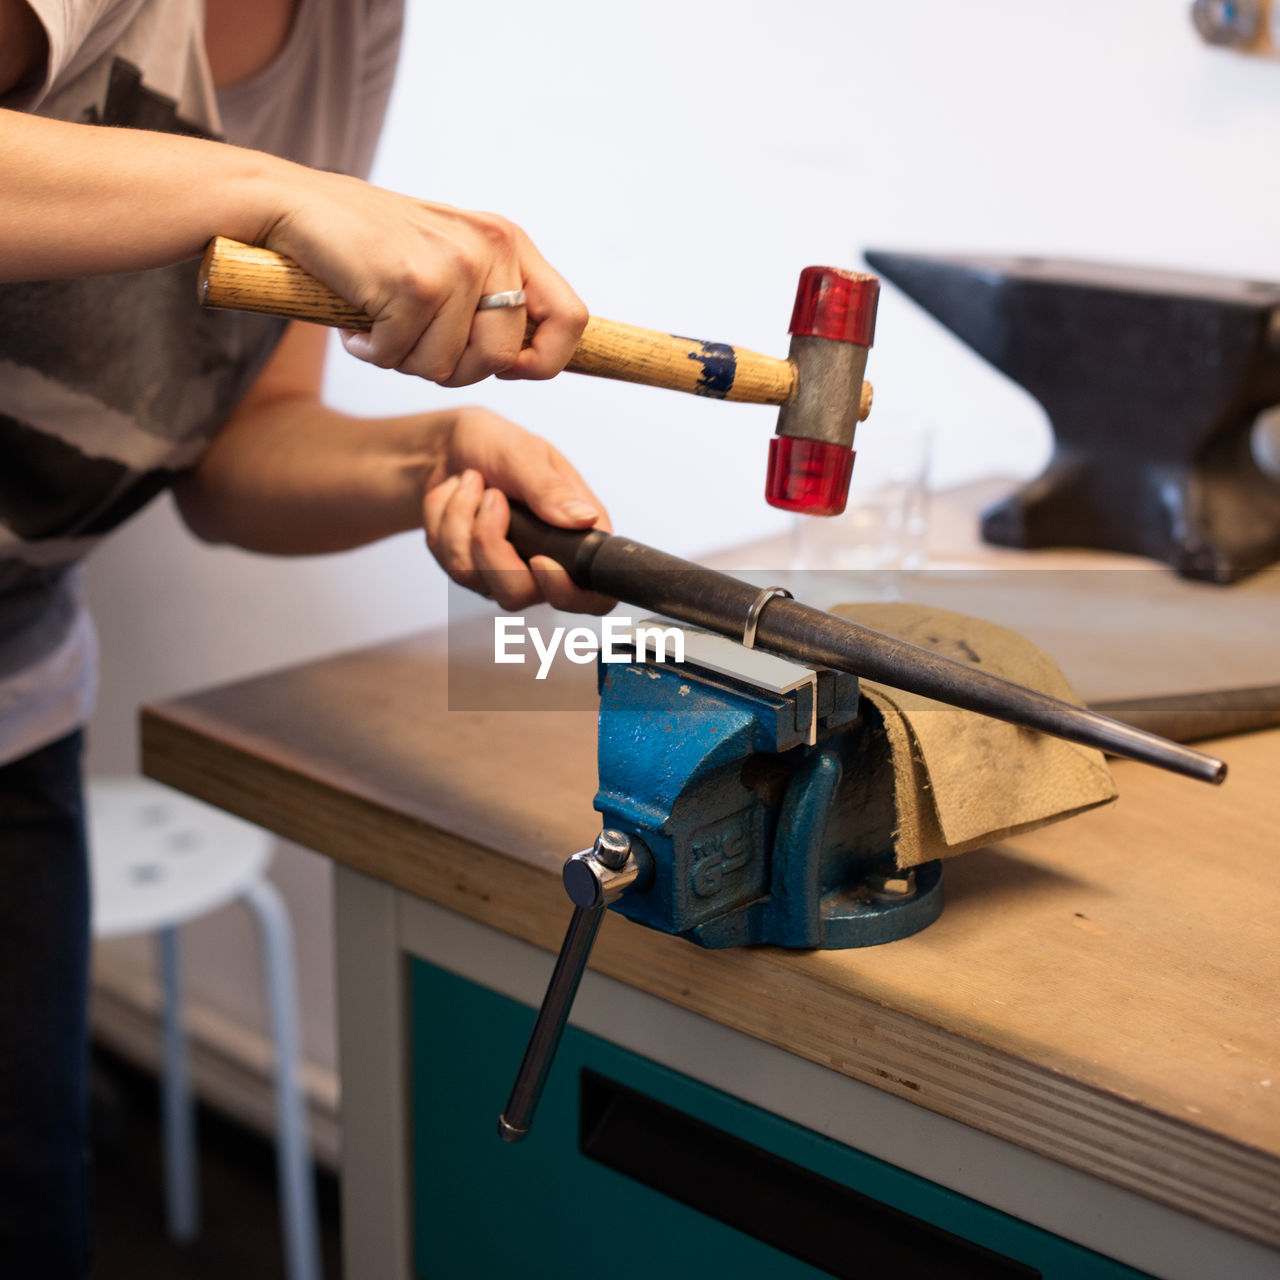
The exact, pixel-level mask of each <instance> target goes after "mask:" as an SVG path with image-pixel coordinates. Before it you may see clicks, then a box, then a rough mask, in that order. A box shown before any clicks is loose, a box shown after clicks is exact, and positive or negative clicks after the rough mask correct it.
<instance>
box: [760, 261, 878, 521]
mask: <svg viewBox="0 0 1280 1280" xmlns="http://www.w3.org/2000/svg"><path fill="white" fill-rule="evenodd" d="M879 300H880V281H879V280H878V279H877V278H876V277H875V276H872V275H866V274H865V273H863V272H858V271H841V270H839V269H838V268H836V267H806V268H805V269H804V270H803V271H802V272H801V273H800V283H799V286H798V287H797V289H796V305H795V308H794V310H793V311H792V313H791V330H790V332H791V354H790V358H791V362H792V363H793V364H794V365H795V367H796V390H795V392H794V393H793V394H792V396H791V397H790V399H788V400H787V402H786V403H785V404H784V405H783V406H782V408H781V409H780V410H779V411H778V429H777V433H776V434H775V435H774V437H773V440H772V441H770V443H769V475H768V479H767V480H766V482H765V491H764V493H765V498H766V499H767V500H768V502H769V504H770V505H771V506H774V507H781V508H782V509H783V510H785V511H799V512H802V513H803V514H805V515H811V516H838V515H839V514H840V513H841V512H842V511H843V510H844V507H845V502H846V500H847V499H848V496H849V480H850V478H851V477H852V475H853V433H854V431H855V429H856V428H857V425H858V419H859V416H860V410H861V405H862V379H863V374H864V373H865V372H866V367H867V349H868V348H869V347H870V346H871V342H872V339H873V338H874V336H875V329H876V305H877V303H878V302H879Z"/></svg>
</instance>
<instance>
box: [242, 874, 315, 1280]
mask: <svg viewBox="0 0 1280 1280" xmlns="http://www.w3.org/2000/svg"><path fill="white" fill-rule="evenodd" d="M244 898H245V901H246V902H247V903H248V904H249V906H250V907H251V908H252V910H253V913H254V915H255V916H256V917H257V920H258V928H259V931H260V934H261V937H262V956H263V968H264V970H265V973H266V981H267V998H268V1003H269V1005H270V1016H271V1030H272V1035H273V1037H274V1039H275V1048H276V1070H275V1085H276V1164H277V1168H278V1170H279V1179H280V1201H281V1207H282V1218H283V1230H284V1247H285V1267H286V1272H287V1274H288V1276H289V1280H319V1277H320V1247H319V1230H318V1227H317V1224H316V1201H315V1179H314V1177H313V1174H312V1169H311V1151H310V1147H309V1145H308V1142H307V1125H306V1116H305V1112H304V1110H303V1101H302V1092H301V1089H300V1088H299V1080H298V1075H299V1066H300V1057H301V1054H300V1052H299V1046H298V1003H297V989H296V983H295V981H294V966H293V930H292V928H291V927H290V922H289V912H288V909H287V908H286V907H285V904H284V899H283V898H282V897H281V896H280V893H279V891H278V890H277V889H276V887H275V886H274V885H273V884H271V883H270V882H269V881H267V880H261V881H259V882H258V883H257V884H256V885H254V886H253V887H252V888H251V889H248V890H246V892H245V895H244Z"/></svg>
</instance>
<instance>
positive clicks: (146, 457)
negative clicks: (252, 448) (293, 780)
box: [0, 0, 402, 763]
mask: <svg viewBox="0 0 1280 1280" xmlns="http://www.w3.org/2000/svg"><path fill="white" fill-rule="evenodd" d="M30 3H31V7H32V8H33V9H34V10H35V11H36V13H37V14H38V15H39V17H40V19H41V21H42V22H43V23H44V26H45V30H46V33H47V35H48V40H49V64H48V68H47V72H46V75H45V78H44V81H43V83H42V84H41V85H39V86H37V87H35V88H33V89H29V90H27V91H26V92H24V93H23V94H22V95H20V96H18V95H13V96H11V97H10V98H9V99H7V100H6V99H3V98H0V107H8V108H12V109H16V110H23V111H30V112H33V113H35V114H38V115H42V116H48V117H51V118H54V119H59V120H67V121H73V122H87V123H93V124H102V125H114V126H119V127H125V128H142V129H150V130H158V131H162V132H169V133H182V134H191V135H197V136H203V137H213V138H222V139H224V140H225V141H227V142H230V143H234V144H236V145H238V146H244V147H251V148H253V149H255V150H260V151H269V152H271V153H273V154H276V155H280V156H284V157H286V158H288V159H291V160H296V161H298V162H299V163H302V164H307V165H311V166H313V167H315V168H321V169H331V170H337V171H341V172H345V173H352V174H356V175H359V176H365V175H367V173H368V170H369V166H370V164H371V162H372V158H373V151H374V146H375V143H376V140H377V136H378V132H379V130H380V128H381V125H382V117H383V114H384V112H385V108H386V102H387V97H388V94H389V92H390V88H391V80H392V77H393V75H394V71H395V62H396V57H397V54H398V51H399V40H400V27H401V17H402V0H301V4H300V6H299V9H298V12H297V15H296V17H295V19H294V23H293V27H292V29H291V31H290V33H289V37H288V40H287V42H286V45H285V47H284V48H283V49H282V51H281V52H280V54H279V55H278V57H277V58H276V59H275V60H274V61H273V62H272V64H271V65H270V66H269V67H267V68H266V69H265V70H264V71H263V72H261V73H260V74H259V75H257V76H255V77H253V78H252V79H250V80H248V81H244V82H241V83H240V84H237V85H234V86H232V87H230V88H226V89H221V90H217V91H215V89H214V86H213V79H212V76H211V74H210V71H209V65H208V60H207V57H206V55H205V50H204V34H203V17H204V4H203V3H202V0H30ZM197 265H198V264H197V263H196V262H194V261H193V262H187V263H182V264H179V265H177V266H173V267H168V268H164V269H160V270H155V271H146V272H139V273H136V274H130V275H116V276H96V277H86V278H82V279H72V280H51V281H39V282H35V283H24V284H8V285H0V763H3V762H4V761H7V760H12V759H16V758H17V757H18V756H21V755H24V754H26V753H27V752H29V751H32V750H34V749H36V748H37V747H39V746H42V745H43V744H45V743H47V742H51V741H53V740H54V739H56V738H58V737H60V736H62V735H63V734H65V733H67V732H69V731H70V730H71V729H73V728H75V727H77V726H78V725H80V724H83V723H84V721H85V720H86V719H87V717H88V715H89V713H90V711H91V709H92V704H93V696H94V681H95V676H94V670H95V658H96V654H95V642H94V638H93V630H92V627H91V625H90V623H89V620H88V617H87V614H86V613H85V609H84V604H83V599H82V589H81V583H80V574H79V569H78V564H79V561H80V560H81V559H82V558H83V557H84V556H85V555H86V554H87V553H88V552H89V551H90V550H91V549H92V548H93V547H94V546H95V545H96V543H97V542H98V541H99V540H100V539H101V538H102V537H103V536H105V535H106V534H107V533H108V532H109V531H110V530H111V529H113V528H115V527H116V526H117V525H118V524H120V523H121V522H122V521H123V520H125V519H126V518H127V517H128V516H130V515H132V514H133V513H134V512H136V511H138V510H139V509H140V508H141V507H142V506H144V505H145V504H146V503H147V502H148V501H150V499H151V498H152V497H154V496H155V495H156V494H157V493H159V492H160V491H161V490H162V489H164V488H165V487H166V486H167V485H168V484H169V483H170V481H171V480H172V479H173V477H174V476H175V475H176V474H177V473H178V472H180V471H182V470H183V469H185V468H187V467H190V466H191V465H193V464H194V463H195V462H196V461H197V460H198V459H199V457H200V455H201V454H202V453H203V451H204V450H205V449H206V448H207V447H208V444H209V442H210V440H212V438H213V437H214V435H215V434H216V433H217V432H218V430H219V429H220V428H221V426H222V425H223V424H224V423H225V422H226V420H227V418H228V417H229V416H230V414H231V413H232V411H233V410H234V408H235V406H236V405H237V403H238V402H239V401H240V399H241V397H242V396H243V395H244V393H245V391H246V390H247V389H248V388H249V386H250V384H251V383H252V382H253V379H254V378H255V376H256V375H257V373H258V372H259V371H260V370H261V368H262V366H263V364H264V363H265V362H266V360H267V358H268V357H269V356H270V354H271V352H272V350H273V349H274V347H275V344H276V342H277V341H278V340H279V337H280V334H281V333H282V332H283V328H284V326H283V322H281V321H277V320H274V319H271V318H268V317H263V316H251V315H245V314H239V313H232V312H212V311H203V310H201V308H200V307H199V306H198V305H197V304H196V294H195V279H196V270H197Z"/></svg>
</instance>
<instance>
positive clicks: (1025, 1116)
mask: <svg viewBox="0 0 1280 1280" xmlns="http://www.w3.org/2000/svg"><path fill="white" fill-rule="evenodd" d="M579 670H580V671H581V672H582V678H583V679H585V680H590V679H592V678H593V677H592V672H591V669H590V668H580V669H579ZM445 689H446V683H445V648H444V640H443V637H442V636H439V635H433V636H422V637H417V638H411V639H408V640H404V641H401V642H398V643H395V644H390V645H386V646H382V647H378V648H374V649H369V650H364V651H360V652H356V653H350V654H345V655H340V656H338V657H334V658H331V659H327V660H325V661H321V662H316V663H311V664H308V665H305V666H302V667H298V668H295V669H292V670H288V671H284V672H280V673H276V674H273V675H269V676H265V677H262V678H260V679H256V680H250V681H246V682H243V683H240V684H237V685H232V686H228V687H225V688H222V689H218V690H214V691H210V692H207V693H203V694H198V695H194V696H191V697H187V698H183V699H180V700H177V701H172V702H168V703H164V704H161V705H157V706H152V707H150V708H147V709H146V710H145V711H144V714H143V760H144V769H145V771H146V772H147V773H148V774H150V775H151V776H152V777H154V778H157V779H159V780H161V781H163V782H167V783H170V784H172V785H174V786H176V787H178V788H180V789H182V790H184V791H187V792H189V793H191V794H193V795H196V796H199V797H201V798H202V799H205V800H208V801H210V802H212V803H214V804H217V805H221V806H223V807H224V808H227V809H229V810H231V811H232V812H235V813H238V814H240V815H241V816H243V817H245V818H248V819H250V820H252V821H255V822H258V823H261V824H262V825H263V826H265V827H268V828H270V829H271V830H273V831H276V832H278V833H279V834H281V835H282V836H285V837H288V838H290V839H292V840H296V841H298V842H299V843H301V844H304V845H307V846H310V847H311V848H314V849H316V850H319V851H320V852H321V853H324V854H327V855H329V856H330V857H332V858H334V859H335V860H337V861H340V862H342V863H345V864H346V865H348V866H351V867H354V868H356V869H358V870H360V871H363V872H366V873H368V874H369V875H372V876H376V877H378V878H380V879H383V880H386V881H389V882H390V883H392V884H394V885H397V886H399V887H400V888H402V889H404V890H406V891H408V892H410V893H414V894H419V895H421V896H423V897H426V898H429V899H431V900H432V901H435V902H438V903H441V904H442V905H444V906H446V907H448V908H450V909H452V910H454V911H457V912H460V913H461V914H463V915H466V916H470V917H473V918H475V919H477V920H481V921H483V922H485V923H487V924H490V925H493V926H495V927H497V928H499V929H502V930H504V931H506V932H508V933H510V934H512V935H514V936H516V937H519V938H523V939H526V940H528V941H531V942H534V943H536V944H537V945H539V946H542V947H545V948H547V949H554V948H556V947H557V946H558V945H559V941H560V937H561V934H562V931H563V929H564V926H565V924H566V923H567V919H568V916H569V906H568V902H567V900H566V898H565V896H564V893H563V890H562V888H561V887H560V884H559V869H560V866H561V864H562V863H563V861H564V859H565V857H566V856H567V855H568V854H569V853H571V852H573V851H575V850H576V849H579V848H582V847H583V846H585V845H587V844H589V843H590V841H591V839H592V838H593V836H594V835H595V833H596V831H597V830H598V826H599V824H598V819H597V818H596V815H595V814H594V813H593V811H592V807H591V801H592V796H593V794H594V790H595V785H596V774H595V759H594V743H595V737H594V715H593V714H592V713H590V712H580V711H566V712H551V711H543V712H506V713H503V712H474V711H473V712H449V711H448V710H447V709H446V701H447V700H446V693H445ZM1216 749H1217V750H1218V751H1219V753H1220V754H1222V755H1224V756H1225V757H1226V758H1227V759H1228V760H1229V761H1230V764H1231V769H1232V772H1231V776H1230V778H1229V779H1228V781H1227V783H1226V785H1225V786H1224V787H1222V788H1210V787H1206V786H1203V785H1199V784H1196V783H1193V782H1189V781H1186V780H1184V779H1181V778H1178V777H1173V776H1171V775H1168V774H1165V773H1161V772H1158V771H1156V770H1153V769H1149V768H1146V767H1144V766H1141V765H1130V764H1127V763H1120V764H1118V765H1117V766H1116V768H1115V775H1116V779H1117V782H1118V784H1119V788H1120V793H1121V797H1120V800H1119V802H1118V803H1117V804H1116V805H1114V806H1112V807H1111V808H1109V809H1104V810H1099V811H1095V812H1093V813H1090V814H1087V815H1085V816H1083V817H1080V818H1077V819H1074V820H1072V821H1070V822H1067V823H1064V824H1061V825H1059V826H1057V827H1052V828H1049V829H1046V830H1042V831H1039V832H1036V833H1034V834H1032V835H1028V836H1025V837H1020V838H1018V839H1015V840H1012V841H1010V842H1008V843H1006V844H1003V845H1000V846H996V847H993V848H988V849H984V850H980V851H978V852H976V853H971V854H967V855H965V856H964V857H962V858H959V859H957V860H955V861H954V862H953V863H952V864H950V865H949V866H948V868H947V879H946V891H947V906H946V909H945V911H944V913H943V915H942V918H941V920H939V921H938V923H936V924H935V925H933V926H931V927H930V928H928V929H927V930H925V931H924V932H923V933H921V934H919V935H917V936H916V937H914V938H909V939H906V940H905V941H902V942H897V943H893V944H891V945H888V946H883V947H877V948H869V949H866V950H858V951H842V952H837V951H833V952H797V953H789V952H786V951H783V950H781V949H777V948H755V949H742V950H734V951H725V952H708V951H702V950H700V949H698V948H696V947H694V946H692V945H690V944H688V943H685V942H683V941H680V940H678V939H673V938H669V937H667V936H665V935H662V934H657V933H654V932H651V931H648V930H645V929H643V928H641V927H639V926H637V925H634V924H631V923H630V922H628V921H626V920H623V919H621V918H618V917H614V916H610V917H609V919H608V920H607V921H606V924H605V927H604V928H603V930H602V933H601V940H600V943H599V945H598V946H597V949H596V954H595V957H594V961H593V964H594V966H595V967H596V968H598V969H599V970H601V971H602V972H604V973H606V974H609V975H610V976H612V977H614V978H618V979H620V980H621V981H623V982H627V983H630V984H632V985H633V986H636V987H639V988H641V989H643V990H646V991H649V992H652V993H654V994H656V995H658V996H661V997H663V998H665V999H668V1000H670V1001H672V1002H674V1003H676V1004H679V1005H681V1006H683V1007H686V1008H688V1009H691V1010H693V1011H695V1012H697V1013H699V1014H702V1015H705V1016H706V1017H708V1018H711V1019H713V1020H715V1021H717V1022H721V1023H724V1024H726V1025H728V1026H731V1027H734V1028H737V1029H739V1030H741V1031H744V1032H747V1033H748V1034H750V1035H753V1036H756V1037H758V1038H760V1039H762V1040H765V1041H768V1042H769V1043H772V1044H776V1045H780V1046H782V1047H784V1048H786V1049H788V1050H790V1051H791V1052H793V1053H795V1054H798V1055H800V1056H801V1057H804V1058H806V1059H809V1060H811V1061H814V1062H817V1063H820V1064H822V1065H823V1066H826V1067H829V1068H830V1069H832V1070H834V1071H837V1072H840V1073H842V1074H844V1075H847V1076H850V1077H853V1078H855V1079H858V1080H861V1081H864V1082H866V1083H868V1084H871V1085H874V1086H876V1087H878V1088H881V1089H884V1090H886V1091H888V1092H890V1093H893V1094H896V1095H898V1096H900V1097H902V1098H906V1099H909V1100H910V1101H912V1102H914V1103H916V1104H917V1105H919V1106H923V1107H926V1108H929V1109H930V1110H933V1111H936V1112H939V1113H941V1114H943V1115H946V1116H949V1117H952V1118H954V1119H956V1120H959V1121H962V1122H964V1123H966V1124H969V1125H972V1126H974V1127H976V1128H978V1129H981V1130H983V1131H985V1132H987V1133H991V1134H994V1135H996V1136H998V1137H1001V1138H1004V1139H1007V1140H1008V1141H1010V1142H1013V1143H1016V1144H1018V1145H1019V1146H1022V1147H1025V1148H1027V1149H1030V1150H1032V1151H1036V1152H1039V1153H1041V1154H1044V1155H1047V1156H1049V1157H1051V1158H1052V1159H1054V1160H1057V1161H1060V1162H1062V1163H1063V1164H1066V1165H1069V1166H1071V1167H1074V1168H1077V1169H1081V1170H1084V1171H1086V1172H1088V1173H1090V1174H1093V1175H1095V1176H1097V1177H1099V1178H1101V1179H1104V1180H1106V1181H1108V1182H1111V1183H1114V1184H1116V1185H1118V1186H1121V1187H1125V1188H1128V1189H1130V1190H1133V1191H1136V1192H1138V1193H1140V1194H1142V1195H1145V1196H1148V1197H1150V1198H1152V1199H1154V1200H1157V1201H1160V1202H1162V1203H1164V1204H1168V1205H1171V1206H1174V1207H1175V1208H1178V1209H1181V1210H1183V1211H1185V1212H1188V1213H1190V1214H1193V1215H1196V1216H1198V1217H1200V1218H1202V1219H1204V1220H1206V1221H1209V1222H1211V1223H1215V1224H1217V1225H1220V1226H1222V1227H1225V1228H1228V1229H1230V1230H1233V1231H1236V1232H1239V1233H1241V1234H1242V1235H1245V1236H1248V1237H1250V1238H1253V1239H1255V1240H1258V1241H1262V1242H1264V1243H1267V1244H1270V1245H1272V1246H1275V1247H1280V875H1278V874H1277V871H1278V864H1280V858H1278V856H1277V855H1278V854H1280V834H1278V833H1280V789H1278V788H1277V784H1276V779H1277V766H1278V765H1280V731H1266V732H1262V733H1256V734H1252V735H1247V736H1242V737H1237V738H1234V739H1231V740H1229V741H1224V742H1220V743H1218V744H1217V745H1216Z"/></svg>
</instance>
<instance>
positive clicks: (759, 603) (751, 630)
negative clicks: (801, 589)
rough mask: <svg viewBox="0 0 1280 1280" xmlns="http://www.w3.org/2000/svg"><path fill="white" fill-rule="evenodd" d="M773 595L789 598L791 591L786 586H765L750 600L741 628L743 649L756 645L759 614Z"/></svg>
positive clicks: (752, 647)
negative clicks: (744, 621) (745, 619)
mask: <svg viewBox="0 0 1280 1280" xmlns="http://www.w3.org/2000/svg"><path fill="white" fill-rule="evenodd" d="M775 596H781V597H782V598H783V599H784V600H790V599H791V598H792V597H791V592H790V591H788V590H787V589H786V587H765V588H764V589H763V590H762V591H761V592H760V594H759V595H758V596H756V598H755V599H754V600H753V601H752V602H751V608H749V609H748V610H747V621H746V624H745V625H744V626H743V628H742V647H743V648H744V649H754V648H755V647H756V628H757V627H758V626H759V625H760V615H761V614H762V613H763V612H764V607H765V605H767V604H768V603H769V601H770V600H772V599H773V598H774V597H775Z"/></svg>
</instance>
